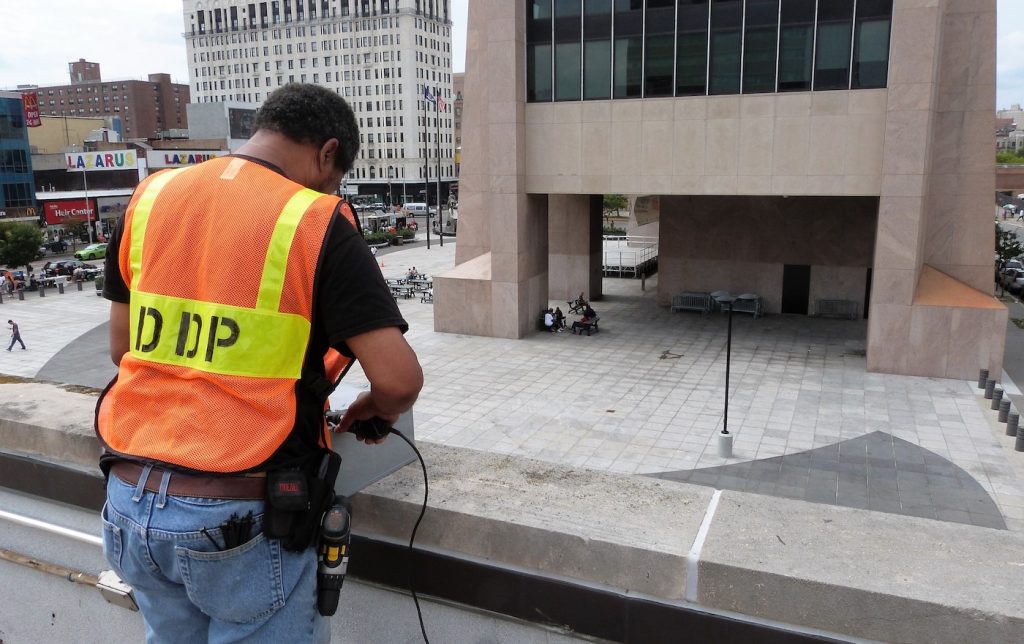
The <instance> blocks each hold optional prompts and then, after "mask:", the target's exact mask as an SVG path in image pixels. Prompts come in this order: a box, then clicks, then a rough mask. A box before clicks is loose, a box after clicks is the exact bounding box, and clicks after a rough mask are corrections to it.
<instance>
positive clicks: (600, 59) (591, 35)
mask: <svg viewBox="0 0 1024 644" xmlns="http://www.w3.org/2000/svg"><path fill="white" fill-rule="evenodd" d="M611 97H612V0H583V98H584V100H586V99H609V98H611Z"/></svg>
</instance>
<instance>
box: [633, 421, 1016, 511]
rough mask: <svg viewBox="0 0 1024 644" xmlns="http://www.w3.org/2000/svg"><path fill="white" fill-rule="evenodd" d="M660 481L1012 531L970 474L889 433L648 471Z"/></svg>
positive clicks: (874, 433)
mask: <svg viewBox="0 0 1024 644" xmlns="http://www.w3.org/2000/svg"><path fill="white" fill-rule="evenodd" d="M648 476H651V477H654V478H661V479H668V480H671V481H683V482H686V483H694V484H696V485H706V486H710V487H715V488H719V489H723V490H736V491H739V492H755V493H758V494H767V495H770V496H778V497H784V498H789V499H803V500H804V501H810V502H812V503H827V504H829V505H842V506H845V507H851V508H863V509H869V510H876V511H878V512H888V513H890V514H904V515H908V516H915V517H925V518H928V519H937V520H940V521H948V522H951V523H966V524H969V525H976V526H982V527H986V528H998V529H1000V530H1005V529H1006V522H1005V521H1004V520H1003V515H1002V513H1001V512H1000V511H999V507H998V506H997V505H996V503H995V501H993V500H992V497H991V496H989V494H988V492H986V491H985V489H984V488H983V487H981V485H980V484H979V483H978V482H977V481H976V480H975V479H974V477H973V476H971V475H970V474H969V473H968V472H966V471H965V470H963V469H962V468H960V467H959V466H958V465H956V464H955V463H953V462H951V461H949V460H947V459H945V458H943V457H941V456H938V455H937V454H934V453H932V452H930V451H928V450H926V449H924V448H923V447H919V446H917V445H914V444H913V443H908V442H907V441H905V440H903V439H901V438H896V437H895V436H892V435H891V434H887V433H885V432H878V431H876V432H872V433H870V434H866V435H864V436H860V437H857V438H852V439H850V440H846V441H842V442H841V443H836V444H834V445H826V446H824V447H819V448H817V449H812V450H808V451H806V452H800V453H797V454H787V455H785V456H777V457H775V458H766V459H761V460H758V461H746V462H744V463H734V464H732V465H721V466H719V467H706V468H702V469H697V470H678V471H674V472H660V473H657V474H649V475H648Z"/></svg>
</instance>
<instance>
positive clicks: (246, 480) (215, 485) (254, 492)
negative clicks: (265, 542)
mask: <svg viewBox="0 0 1024 644" xmlns="http://www.w3.org/2000/svg"><path fill="white" fill-rule="evenodd" d="M167 471H169V470H163V469H160V468H157V467H154V468H153V471H152V472H150V473H149V478H147V479H146V489H147V490H148V491H150V492H159V491H160V481H161V479H163V473H164V472H167ZM110 472H111V473H112V474H114V475H115V476H116V477H117V478H119V479H121V480H122V481H124V482H125V483H127V484H128V485H138V483H139V477H140V476H142V466H141V465H139V464H138V463H132V462H131V461H118V462H116V463H114V465H112V466H111V468H110ZM266 486H267V479H266V476H265V475H262V474H259V475H251V476H204V475H202V474H185V473H182V472H174V471H171V478H170V480H169V481H168V482H167V494H168V495H170V496H197V497H205V498H208V499H239V500H243V499H244V500H255V499H263V498H264V497H265V496H266Z"/></svg>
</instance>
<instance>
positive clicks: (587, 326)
mask: <svg viewBox="0 0 1024 644" xmlns="http://www.w3.org/2000/svg"><path fill="white" fill-rule="evenodd" d="M600 320H601V316H597V317H595V318H594V319H592V320H590V321H589V322H573V323H572V332H573V334H576V333H577V332H578V333H579V335H583V332H584V331H586V332H587V335H588V336H589V335H590V334H591V333H597V332H598V331H600V330H601V329H599V328H598V326H597V323H598V322H599V321H600Z"/></svg>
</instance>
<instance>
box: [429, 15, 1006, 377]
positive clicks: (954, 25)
mask: <svg viewBox="0 0 1024 644" xmlns="http://www.w3.org/2000/svg"><path fill="white" fill-rule="evenodd" d="M995 30H996V2H995V0H927V1H925V0H856V1H855V0H830V2H829V3H823V2H815V1H814V0H705V1H702V0H686V1H685V2H684V1H679V2H678V3H677V2H675V1H674V0H647V1H646V2H633V1H624V2H614V3H613V2H611V1H610V0H585V1H580V0H514V1H513V0H509V1H508V2H483V1H477V0H471V2H470V3H469V32H468V40H467V52H466V63H467V64H466V81H465V93H464V96H465V105H466V109H465V115H464V119H463V123H462V125H463V133H464V136H463V142H462V143H463V146H462V147H463V164H462V169H461V177H460V179H461V186H460V188H461V194H460V226H459V232H458V251H457V253H458V254H457V257H456V262H457V266H456V267H455V268H454V269H452V270H451V271H449V272H447V273H446V274H445V275H443V276H439V277H437V279H436V281H435V296H436V300H435V328H436V329H437V330H439V331H447V332H457V333H468V334H476V335H484V336H495V337H506V338H517V337H523V336H525V335H527V334H528V333H531V332H532V331H533V329H534V325H535V319H536V316H537V312H538V311H540V310H541V309H542V308H543V307H545V306H547V303H548V301H549V300H559V299H562V300H564V299H567V298H569V297H571V296H573V295H575V294H576V293H578V292H580V291H585V292H586V293H588V294H589V295H590V296H591V298H592V299H595V300H597V299H600V296H601V279H602V265H601V263H602V254H601V248H602V242H601V195H602V194H603V193H623V194H629V195H652V196H658V197H659V200H658V202H659V204H660V216H659V219H660V226H659V228H660V236H659V248H660V257H659V280H658V301H659V303H661V304H663V305H666V306H667V305H668V304H669V302H670V300H671V297H672V296H673V295H674V294H677V293H680V292H684V291H687V292H688V291H714V290H718V289H725V290H729V291H732V292H735V293H744V292H753V293H756V294H758V295H760V296H761V298H762V301H763V305H764V309H765V311H766V312H768V313H791V314H814V312H815V306H816V303H817V302H818V300H820V299H841V300H845V301H852V302H854V303H855V304H856V305H857V309H858V315H860V316H861V317H867V318H868V323H867V346H868V355H867V363H868V368H869V369H870V370H873V371H881V372H892V373H903V374H917V375H927V376H939V377H956V378H974V377H976V376H977V372H978V369H979V368H988V369H990V370H991V371H992V372H993V373H996V374H998V373H1000V370H1001V363H1002V356H1003V343H1004V337H1005V326H1006V320H1007V312H1006V309H1005V307H1003V306H1002V305H1001V304H1000V303H999V302H998V301H997V300H996V299H995V298H994V297H993V260H992V258H993V246H994V239H993V237H994V233H993V224H992V207H993V206H992V204H993V191H994V188H995V183H994V172H993V162H992V160H993V154H994V141H993V136H992V133H993V125H994V113H995V33H996V31H995Z"/></svg>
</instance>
